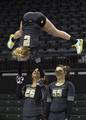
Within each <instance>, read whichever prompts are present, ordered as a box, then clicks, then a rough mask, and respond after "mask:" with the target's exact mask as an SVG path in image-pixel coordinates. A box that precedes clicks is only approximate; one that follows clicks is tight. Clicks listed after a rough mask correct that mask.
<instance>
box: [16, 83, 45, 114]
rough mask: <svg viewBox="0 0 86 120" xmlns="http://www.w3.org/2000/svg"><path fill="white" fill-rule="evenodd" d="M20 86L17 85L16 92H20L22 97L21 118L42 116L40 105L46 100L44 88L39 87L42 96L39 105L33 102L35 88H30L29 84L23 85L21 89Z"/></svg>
mask: <svg viewBox="0 0 86 120" xmlns="http://www.w3.org/2000/svg"><path fill="white" fill-rule="evenodd" d="M20 86H21V85H17V87H18V88H17V89H18V90H17V92H21V93H22V96H23V97H24V106H23V116H37V115H41V114H42V106H41V103H42V102H43V101H45V100H46V99H47V91H46V88H45V86H42V87H40V89H41V94H42V96H41V101H40V102H39V103H36V100H35V95H36V88H37V87H32V86H31V85H30V84H28V85H25V86H24V87H23V88H22V87H20ZM20 89H21V90H20ZM21 93H20V94H21ZM18 94H19V93H18ZM37 96H38V99H39V96H40V95H39V94H37Z"/></svg>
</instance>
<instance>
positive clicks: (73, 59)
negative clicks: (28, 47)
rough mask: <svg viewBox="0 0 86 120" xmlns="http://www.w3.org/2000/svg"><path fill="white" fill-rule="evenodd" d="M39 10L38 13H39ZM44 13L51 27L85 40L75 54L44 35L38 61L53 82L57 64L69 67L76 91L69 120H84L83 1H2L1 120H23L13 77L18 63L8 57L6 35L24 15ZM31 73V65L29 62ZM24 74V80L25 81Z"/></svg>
mask: <svg viewBox="0 0 86 120" xmlns="http://www.w3.org/2000/svg"><path fill="white" fill-rule="evenodd" d="M40 8H41V9H40ZM28 11H40V12H43V13H44V14H45V15H46V16H47V17H48V18H49V19H50V20H51V21H52V22H53V23H54V25H55V26H56V27H57V28H59V29H62V30H64V31H66V32H68V33H69V34H71V35H73V36H75V37H76V38H83V39H84V50H83V53H82V54H81V55H77V54H76V50H75V49H74V48H68V45H69V44H68V43H67V42H66V41H64V40H62V39H60V38H54V37H52V36H50V35H48V34H46V33H45V32H42V33H41V34H40V38H39V43H40V45H39V46H40V50H39V52H40V57H41V59H42V64H43V66H44V70H45V71H46V74H47V75H48V77H49V79H50V80H51V81H52V79H54V77H55V76H54V70H55V67H56V65H57V64H59V63H62V64H67V65H70V67H71V72H72V73H73V74H71V81H72V82H73V83H74V85H75V87H76V98H75V101H74V106H73V111H72V120H86V85H85V83H86V55H85V54H86V0H83V1H80V0H71V1H69V0H62V1H59V0H52V1H50V0H43V1H42V0H8V1H6V0H1V2H0V120H22V105H23V100H18V99H17V98H16V96H15V88H16V83H15V76H14V75H12V73H17V66H18V62H17V61H14V60H13V59H12V58H11V56H10V51H9V50H8V48H7V46H6V44H7V41H8V39H9V35H10V34H12V33H14V32H15V31H16V30H17V29H18V28H19V24H20V20H21V18H22V16H23V15H24V13H26V12H28ZM29 62H30V67H31V69H32V68H33V66H34V61H33V60H32V61H29ZM29 62H28V61H27V62H24V63H23V67H22V68H23V70H22V72H23V73H27V72H28V65H29ZM26 75H27V74H25V79H28V78H27V76H26Z"/></svg>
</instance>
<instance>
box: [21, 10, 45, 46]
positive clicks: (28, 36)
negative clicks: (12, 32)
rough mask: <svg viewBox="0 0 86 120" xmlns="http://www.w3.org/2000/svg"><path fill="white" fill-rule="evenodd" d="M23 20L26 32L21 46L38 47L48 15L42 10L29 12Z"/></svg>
mask: <svg viewBox="0 0 86 120" xmlns="http://www.w3.org/2000/svg"><path fill="white" fill-rule="evenodd" d="M22 22H23V31H24V32H23V36H22V38H21V41H20V46H21V45H23V46H29V47H31V48H32V47H38V43H39V42H38V40H39V35H40V31H41V28H42V27H43V26H44V25H45V23H46V17H45V16H44V15H43V14H42V13H40V12H27V13H26V14H24V16H23V20H22Z"/></svg>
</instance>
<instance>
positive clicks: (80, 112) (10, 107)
mask: <svg viewBox="0 0 86 120" xmlns="http://www.w3.org/2000/svg"><path fill="white" fill-rule="evenodd" d="M80 96H82V97H80ZM22 108H23V100H18V99H16V96H15V95H14V94H0V120H22ZM71 120H86V95H85V94H77V95H76V96H75V101H74V104H73V109H72V119H71Z"/></svg>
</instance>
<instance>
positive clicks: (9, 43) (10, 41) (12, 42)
mask: <svg viewBox="0 0 86 120" xmlns="http://www.w3.org/2000/svg"><path fill="white" fill-rule="evenodd" d="M13 37H14V34H11V35H10V38H9V41H8V42H7V47H8V48H9V49H12V48H13V46H14V45H15V42H14V41H12V39H13Z"/></svg>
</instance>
